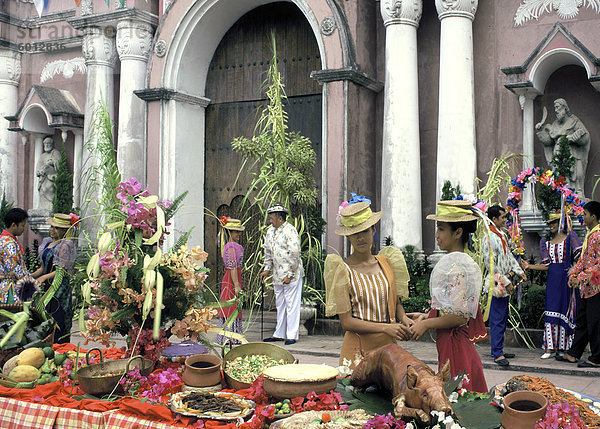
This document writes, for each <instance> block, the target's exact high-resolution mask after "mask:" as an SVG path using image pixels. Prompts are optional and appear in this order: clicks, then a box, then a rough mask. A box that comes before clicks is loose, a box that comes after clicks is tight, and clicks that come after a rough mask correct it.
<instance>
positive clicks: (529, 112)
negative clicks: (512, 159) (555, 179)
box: [519, 91, 538, 211]
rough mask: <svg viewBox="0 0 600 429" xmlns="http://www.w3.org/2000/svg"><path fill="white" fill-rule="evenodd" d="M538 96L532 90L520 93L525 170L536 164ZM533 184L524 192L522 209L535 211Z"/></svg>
mask: <svg viewBox="0 0 600 429" xmlns="http://www.w3.org/2000/svg"><path fill="white" fill-rule="evenodd" d="M537 96H538V94H537V93H535V92H532V91H524V92H522V93H520V94H519V104H520V105H521V109H522V110H523V170H526V169H528V168H533V167H534V166H535V165H534V150H533V143H534V141H535V124H534V122H533V100H534V99H535V98H536V97H537ZM531 186H533V185H532V184H529V185H528V186H527V188H526V189H525V191H524V193H523V201H521V210H524V211H534V208H533V207H532V204H533V199H532V198H531Z"/></svg>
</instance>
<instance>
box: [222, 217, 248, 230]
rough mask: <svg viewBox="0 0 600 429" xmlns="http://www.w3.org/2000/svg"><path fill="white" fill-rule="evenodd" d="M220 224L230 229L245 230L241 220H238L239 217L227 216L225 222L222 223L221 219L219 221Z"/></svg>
mask: <svg viewBox="0 0 600 429" xmlns="http://www.w3.org/2000/svg"><path fill="white" fill-rule="evenodd" d="M221 226H222V227H223V228H225V229H228V230H230V231H245V230H246V227H245V226H244V225H242V221H240V220H239V219H231V218H227V219H226V221H225V223H223V221H221Z"/></svg>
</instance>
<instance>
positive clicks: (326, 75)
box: [310, 68, 383, 93]
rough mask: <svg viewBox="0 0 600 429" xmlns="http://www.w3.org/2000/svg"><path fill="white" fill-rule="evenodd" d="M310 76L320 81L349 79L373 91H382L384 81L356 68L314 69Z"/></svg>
mask: <svg viewBox="0 0 600 429" xmlns="http://www.w3.org/2000/svg"><path fill="white" fill-rule="evenodd" d="M310 77H311V78H312V79H314V80H316V81H317V82H319V83H327V82H338V81H340V80H349V81H350V82H354V83H355V84H357V85H360V86H364V87H365V88H368V89H370V90H371V91H373V92H376V93H378V92H381V90H382V89H383V83H381V82H379V81H377V80H374V79H372V78H370V77H369V76H367V75H366V74H365V73H363V72H361V71H359V70H356V69H354V68H342V69H329V70H318V71H313V72H312V73H311V74H310Z"/></svg>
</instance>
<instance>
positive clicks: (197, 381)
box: [182, 354, 221, 387]
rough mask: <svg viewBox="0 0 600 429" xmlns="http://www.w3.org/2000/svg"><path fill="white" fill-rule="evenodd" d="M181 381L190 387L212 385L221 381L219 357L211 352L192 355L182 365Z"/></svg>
mask: <svg viewBox="0 0 600 429" xmlns="http://www.w3.org/2000/svg"><path fill="white" fill-rule="evenodd" d="M182 379H183V382H184V383H185V384H186V385H187V386H192V387H208V386H214V385H215V384H219V383H220V382H221V358H220V357H218V356H215V355H211V354H198V355H192V356H190V357H188V358H187V359H186V360H185V365H184V366H183V375H182Z"/></svg>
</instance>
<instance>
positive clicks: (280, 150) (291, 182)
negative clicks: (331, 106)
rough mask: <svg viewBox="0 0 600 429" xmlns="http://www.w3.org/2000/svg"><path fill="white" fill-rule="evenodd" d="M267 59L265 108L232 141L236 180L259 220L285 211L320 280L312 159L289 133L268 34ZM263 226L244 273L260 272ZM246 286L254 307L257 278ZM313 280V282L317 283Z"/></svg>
mask: <svg viewBox="0 0 600 429" xmlns="http://www.w3.org/2000/svg"><path fill="white" fill-rule="evenodd" d="M272 44H273V57H272V58H271V60H270V63H269V71H268V73H267V78H266V80H265V82H264V87H265V89H266V96H267V99H268V104H267V105H266V106H265V107H264V108H262V110H261V112H260V117H259V119H258V121H257V123H256V127H255V135H254V136H253V137H252V138H251V139H249V138H246V137H238V138H236V139H234V140H233V142H232V147H233V150H234V151H236V152H237V153H239V154H240V155H241V156H242V158H243V164H242V168H241V169H240V172H239V174H238V177H237V178H236V182H237V181H238V180H240V177H241V176H242V175H248V176H250V187H249V188H250V189H249V190H248V192H247V193H246V196H245V199H250V198H251V199H252V200H253V202H254V203H255V204H256V205H257V206H258V207H259V210H260V213H261V215H262V217H263V219H266V208H267V207H268V206H270V205H273V204H274V203H281V204H283V205H284V206H286V207H288V208H291V209H292V212H291V214H290V217H289V218H288V221H289V222H290V223H291V224H293V225H294V226H295V227H296V229H297V230H298V234H299V236H300V240H301V245H302V259H303V263H304V266H305V268H306V271H307V277H308V278H312V279H313V280H312V281H314V282H317V281H321V278H322V270H323V255H322V247H321V242H320V238H321V234H322V229H323V225H324V221H323V219H322V218H321V216H320V214H319V215H318V218H319V219H318V220H317V219H316V217H315V216H314V214H315V213H316V212H318V213H320V211H319V209H318V204H317V189H316V186H315V183H314V178H313V169H314V166H315V162H316V154H315V151H314V150H313V148H312V144H311V142H310V140H309V139H308V138H306V137H303V136H302V135H300V134H299V133H297V132H293V131H290V130H289V128H288V125H287V121H288V117H287V113H286V111H285V109H284V102H285V99H286V98H287V97H286V95H285V88H284V85H283V81H282V78H281V74H280V73H279V70H278V67H277V50H276V43H275V36H274V35H272ZM266 228H267V227H266V226H264V223H263V226H261V227H260V229H259V234H258V236H257V237H249V243H248V244H249V245H250V246H253V247H254V249H255V250H254V251H253V252H252V253H251V254H250V255H249V258H248V259H247V262H246V269H249V270H251V271H252V272H253V273H255V274H258V272H259V271H260V270H261V269H262V260H263V254H262V247H261V246H260V243H261V242H262V238H263V237H264V233H265V232H266ZM251 278H252V279H253V280H252V282H251V284H250V285H248V286H247V290H250V291H251V292H252V293H251V294H250V295H251V296H252V297H253V299H254V303H258V302H259V299H260V297H261V295H260V290H261V287H260V284H259V281H258V275H252V276H251ZM317 279H318V280H317ZM305 293H306V294H309V295H310V296H305V297H306V298H309V299H312V300H314V301H317V302H323V293H322V285H320V284H319V285H315V284H311V285H309V287H307V288H305Z"/></svg>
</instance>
